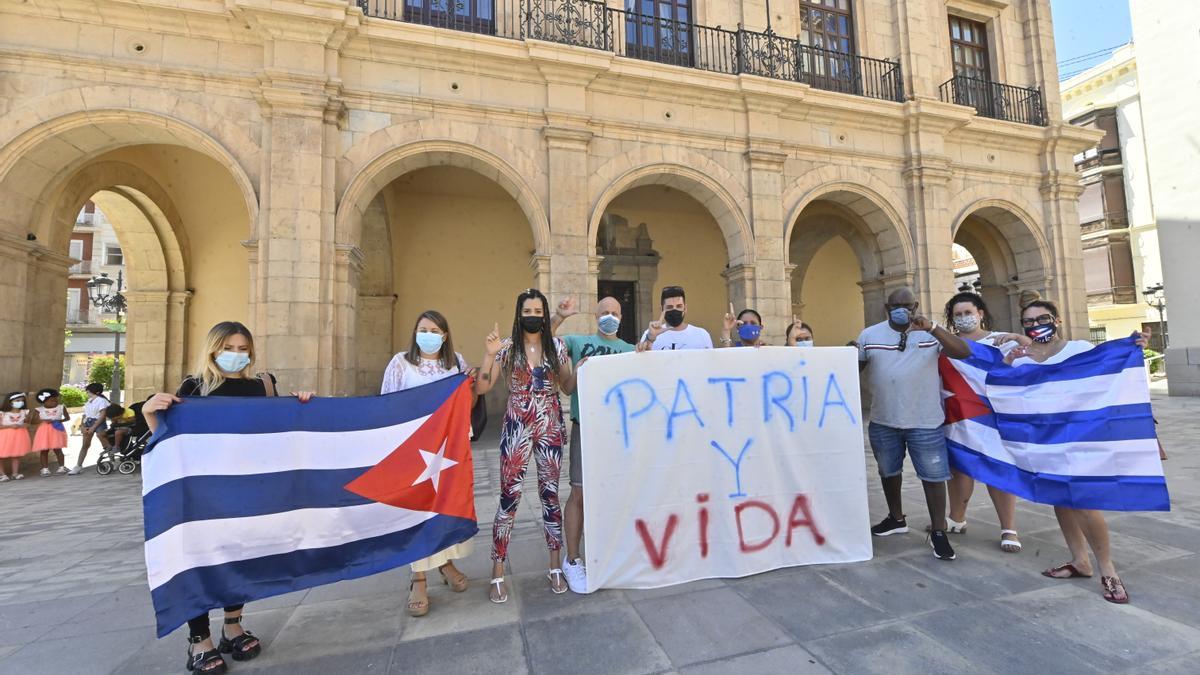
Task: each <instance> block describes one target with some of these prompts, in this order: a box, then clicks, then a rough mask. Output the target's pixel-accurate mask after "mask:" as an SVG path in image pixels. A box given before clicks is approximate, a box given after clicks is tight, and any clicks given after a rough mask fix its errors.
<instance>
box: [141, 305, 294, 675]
mask: <svg viewBox="0 0 1200 675" xmlns="http://www.w3.org/2000/svg"><path fill="white" fill-rule="evenodd" d="M254 356H255V354H254V337H253V336H252V335H251V334H250V329H248V328H246V327H245V326H244V325H242V324H240V323H238V322H236V321H222V322H221V323H219V324H217V325H215V326H213V328H212V330H210V331H209V332H208V338H207V339H206V341H205V349H204V355H203V356H202V357H201V359H200V364H199V365H198V366H197V368H196V374H195V375H192V376H189V377H186V378H184V380H183V383H182V384H181V385H179V390H178V391H177V392H176V393H175V394H174V395H172V394H166V393H158V394H155V395H154V396H152V397H150V400H148V401H146V404H145V406H143V407H142V414H144V415H145V416H146V422H147V424H148V425H149V426H150V429H151V431H155V430H157V429H158V424H159V419H158V413H159V412H161V411H163V410H167V409H168V408H170V407H171V406H172V405H186V403H185V400H186V399H187V398H189V397H193V396H275V395H276V391H275V387H276V382H275V376H274V375H271V374H270V373H259V374H255V373H254V370H253V367H254ZM292 395H293V396H296V397H298V398H299V399H300V402H301V403H307V402H308V401H309V400H311V399H312V397H313V393H312V392H309V391H301V392H293V393H292ZM242 608H243V605H231V606H229V607H226V608H225V626H224V627H223V628H222V629H221V642H220V644H219V645H216V646H214V645H213V641H212V632H211V628H210V627H209V622H208V613H207V612H205V613H204V614H202V615H201V616H198V617H196V618H194V619H191V620H189V621H188V635H189V636H188V663H187V666H188V670H189V671H194V672H196V673H205V674H208V675H214V674H219V673H224V672H225V670H226V668H227V667H228V666H227V665H226V663H225V659H224V658H223V657H222V656H221V654H222V653H225V654H229V655H230V656H232V657H233V660H234V661H249V660H250V659H253V658H254V657H256V656H258V655H259V653H261V652H262V643H261V642H259V639H258V638H257V637H255V636H254V634H253V633H250V632H249V631H245V630H242V626H241V623H242Z"/></svg>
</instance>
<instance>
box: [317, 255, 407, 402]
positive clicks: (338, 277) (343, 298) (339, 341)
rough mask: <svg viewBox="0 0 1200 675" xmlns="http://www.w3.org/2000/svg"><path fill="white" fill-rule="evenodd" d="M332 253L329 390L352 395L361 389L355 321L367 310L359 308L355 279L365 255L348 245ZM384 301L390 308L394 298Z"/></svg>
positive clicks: (389, 319)
mask: <svg viewBox="0 0 1200 675" xmlns="http://www.w3.org/2000/svg"><path fill="white" fill-rule="evenodd" d="M335 251H336V252H335V255H334V271H333V298H332V310H333V311H332V315H333V326H332V336H333V341H334V345H333V363H332V370H333V373H332V375H333V380H332V390H333V394H334V395H335V396H353V395H355V394H359V393H362V392H361V391H360V390H361V389H362V388H363V386H364V383H362V382H360V378H359V375H358V371H359V363H358V361H359V359H358V357H359V352H360V350H359V349H358V323H359V322H358V321H357V316H358V312H360V311H367V308H365V307H363V306H360V304H359V300H360V298H359V295H358V277H359V275H360V274H362V270H363V264H364V256H363V252H362V250H360V249H359V248H358V247H357V246H352V245H350V244H337V245H336V246H335ZM387 300H388V301H389V307H390V306H391V305H394V304H395V296H387ZM364 304H365V303H364ZM372 309H377V308H372ZM387 318H388V321H387V329H388V334H389V335H390V334H391V329H392V321H391V318H392V316H391V312H390V311H389V312H388V313H387ZM385 365H386V364H385ZM380 372H382V371H380Z"/></svg>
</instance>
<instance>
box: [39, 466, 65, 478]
mask: <svg viewBox="0 0 1200 675" xmlns="http://www.w3.org/2000/svg"><path fill="white" fill-rule="evenodd" d="M42 471H45V472H46V473H45V474H43V475H46V476H49V475H50V469H42ZM54 473H57V474H64V473H69V472H68V471H67V467H65V466H60V467H58V471H55V472H54Z"/></svg>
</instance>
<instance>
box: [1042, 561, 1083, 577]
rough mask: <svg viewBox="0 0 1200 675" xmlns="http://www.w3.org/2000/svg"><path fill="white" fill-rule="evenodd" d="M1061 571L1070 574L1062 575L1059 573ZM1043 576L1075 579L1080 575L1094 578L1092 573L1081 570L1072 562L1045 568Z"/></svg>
mask: <svg viewBox="0 0 1200 675" xmlns="http://www.w3.org/2000/svg"><path fill="white" fill-rule="evenodd" d="M1059 572H1067V573H1068V574H1067V575H1066V576H1062V575H1061V574H1059ZM1042 576H1044V577H1050V578H1051V579H1074V578H1076V577H1080V578H1083V579H1091V578H1092V575H1090V574H1083V573H1082V572H1080V571H1079V569H1078V568H1076V567H1075V566H1074V565H1072V564H1071V563H1063V564H1061V565H1059V566H1058V567H1051V568H1050V569H1047V570H1043V571H1042Z"/></svg>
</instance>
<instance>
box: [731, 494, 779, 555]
mask: <svg viewBox="0 0 1200 675" xmlns="http://www.w3.org/2000/svg"><path fill="white" fill-rule="evenodd" d="M751 506H753V507H754V508H757V509H762V510H763V511H766V512H767V513H768V514H770V516H771V536H769V537H767V538H766V539H764V540H762V541H760V542H758V543H757V544H754V545H750V544H747V543H746V537H745V536H743V535H742V511H743V510H745V509H748V508H750V507H751ZM733 516H734V518H735V519H736V520H737V529H738V543H740V544H741V547H742V553H753V552H755V551H761V550H763V549H764V548H766V547H768V546H770V545H771V542H773V541H775V537H776V536H778V535H779V516H778V515H776V514H775V509H773V508H771V505H770V504H768V503H766V502H760V501H758V500H756V499H752V500H750V501H745V502H742V503H741V504H738V505H737V506H735V507H733Z"/></svg>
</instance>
